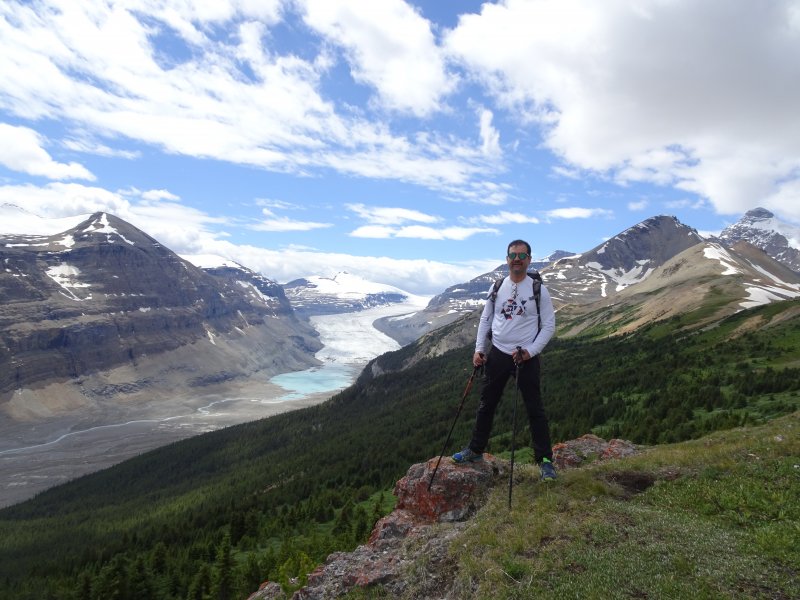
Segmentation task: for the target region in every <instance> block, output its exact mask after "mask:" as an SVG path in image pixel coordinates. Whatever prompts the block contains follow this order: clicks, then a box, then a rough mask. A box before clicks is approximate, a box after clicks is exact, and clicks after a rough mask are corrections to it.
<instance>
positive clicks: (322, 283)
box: [0, 205, 800, 421]
mask: <svg viewBox="0 0 800 600" xmlns="http://www.w3.org/2000/svg"><path fill="white" fill-rule="evenodd" d="M3 210H4V211H6V212H8V211H13V210H16V211H20V210H21V209H18V208H16V207H12V206H8V205H6V206H4V207H3ZM799 231H800V229H798V228H795V227H793V226H791V225H788V224H785V223H782V222H780V221H779V220H778V219H776V218H775V217H774V215H772V213H770V212H768V211H766V210H764V209H761V208H757V209H754V210H752V211H749V212H748V213H747V214H745V215H744V217H743V218H742V219H741V220H740V221H739V222H738V223H736V224H735V225H732V226H730V227H728V228H726V229H725V230H724V231H723V232H722V233H721V234H720V236H719V237H718V238H715V239H710V240H706V239H704V238H703V237H702V236H700V235H699V234H698V232H697V231H696V230H694V229H693V228H691V227H689V226H687V225H684V224H682V223H680V222H679V221H678V220H677V219H676V218H674V217H670V216H663V215H662V216H656V217H651V218H649V219H646V220H644V221H642V222H641V223H638V224H636V225H634V226H632V227H630V228H628V229H626V230H625V231H622V232H620V233H619V234H618V235H616V236H614V237H613V238H611V239H609V240H607V241H605V242H603V243H602V244H600V245H598V246H597V247H595V248H593V249H591V250H589V251H587V252H583V253H580V254H575V253H572V252H567V251H558V252H556V253H554V254H553V255H551V256H550V257H547V258H546V259H544V260H542V261H539V262H537V263H534V266H538V267H540V269H541V273H542V276H543V279H544V281H545V284H546V285H547V287H548V289H549V291H550V294H551V296H552V297H553V300H554V303H555V304H556V307H557V309H558V310H559V321H560V323H561V324H562V326H561V330H560V335H566V334H574V333H578V332H582V331H586V330H587V329H592V328H598V327H600V329H606V330H609V329H614V330H617V331H627V330H631V329H634V328H636V327H638V326H640V325H642V324H644V323H648V322H650V321H653V320H658V319H663V318H668V317H670V316H672V315H674V314H678V313H680V312H682V311H685V310H691V309H692V308H693V307H699V306H701V305H703V304H704V300H703V298H704V297H706V296H708V295H709V294H717V296H718V298H719V300H718V302H717V305H718V306H717V308H716V309H715V315H716V316H719V315H720V314H725V313H730V312H733V311H736V310H740V309H741V308H745V307H748V306H753V305H756V304H759V303H764V302H769V301H773V300H782V299H789V298H794V297H797V295H798V293H800V286H799V285H800V278H799V277H798V274H797V271H796V270H792V267H796V265H797V254H798V252H800V250H798V248H797V247H796V246H800V243H798V240H800V233H798V232H799ZM759 248H760V250H759ZM186 258H188V259H190V260H186V259H184V258H181V257H179V256H177V255H176V254H175V253H173V252H172V251H171V250H169V249H168V248H165V247H164V246H162V245H161V244H160V243H159V242H158V241H157V240H154V239H153V238H151V237H150V236H148V235H147V234H146V233H144V232H142V231H140V230H138V229H137V228H135V227H133V226H132V225H130V224H129V223H126V222H125V221H122V220H121V219H119V218H117V217H115V216H114V215H108V214H104V213H98V214H95V215H90V216H86V218H84V219H83V220H82V221H81V222H80V223H78V224H77V225H74V226H72V227H70V228H68V229H66V230H64V231H60V232H59V233H56V234H49V235H32V234H22V233H15V234H4V235H0V259H2V261H3V264H4V269H3V271H2V272H0V283H1V284H2V287H1V288H0V300H2V308H0V366H2V370H0V403H1V404H0V406H2V410H3V413H4V414H5V415H7V416H10V417H11V418H13V419H15V420H18V421H20V420H27V419H34V420H35V419H37V418H39V417H41V416H43V415H48V416H49V415H53V414H57V413H59V412H60V411H62V410H75V409H78V410H82V409H84V408H87V407H89V406H92V407H97V406H98V405H99V404H100V405H102V404H103V403H104V399H106V400H108V399H111V398H115V397H119V398H125V403H124V404H125V405H126V406H135V405H136V399H137V398H139V397H141V398H144V397H147V398H148V399H150V400H152V399H153V398H164V397H167V396H174V395H175V394H179V393H180V392H181V391H186V390H187V389H196V388H198V387H204V386H209V385H216V384H230V383H231V382H235V381H236V380H243V379H246V378H248V377H249V376H251V375H253V374H254V373H262V374H264V375H271V374H276V373H278V372H285V371H293V370H299V369H303V368H306V367H309V366H312V365H314V364H316V363H315V359H314V358H313V354H314V352H315V351H316V350H318V349H319V348H320V344H319V342H318V340H317V339H316V332H315V331H314V329H313V327H311V325H310V324H309V322H308V318H309V317H311V316H313V315H320V314H337V313H348V312H354V311H358V310H363V309H365V308H369V307H372V306H378V305H382V304H391V303H397V302H402V301H404V300H407V299H408V298H409V297H410V296H411V295H410V294H409V293H408V292H405V291H403V290H401V289H399V288H396V287H394V286H389V285H385V284H376V283H372V282H368V281H365V280H363V279H361V278H359V277H357V276H355V275H352V274H348V273H344V272H343V273H339V274H337V275H335V276H333V277H321V276H315V275H310V276H308V277H306V278H304V279H298V280H295V281H291V282H289V283H286V284H284V285H280V284H278V283H277V282H275V281H273V280H270V279H268V278H267V277H264V276H263V275H260V274H257V273H255V272H253V271H250V270H249V269H247V268H245V267H243V266H241V265H238V264H236V263H233V262H232V261H221V260H219V259H215V258H213V257H211V259H209V257H186ZM192 261H194V263H195V264H193V262H192ZM196 265H201V266H203V267H204V268H200V267H198V266H196ZM505 273H506V267H505V265H498V267H497V268H496V269H494V270H493V271H490V272H488V273H484V274H483V275H480V276H478V277H475V278H473V279H471V280H469V281H467V282H464V283H461V284H457V285H454V286H450V287H448V288H447V289H445V290H444V291H443V292H442V293H441V294H438V295H436V296H434V297H433V298H432V299H431V300H430V302H429V303H428V305H427V307H426V308H425V309H424V310H421V311H418V312H416V313H414V314H408V315H402V316H400V317H397V316H395V317H385V318H383V319H379V320H378V321H376V322H375V326H376V327H377V328H378V329H379V330H381V331H383V332H384V333H386V334H388V335H390V336H391V337H394V338H395V339H396V340H397V341H399V342H400V343H401V345H405V344H409V343H412V342H414V341H416V340H418V339H420V338H421V337H422V336H423V335H424V334H426V333H428V332H431V331H435V330H438V329H440V328H441V327H443V326H444V325H447V324H450V323H454V322H457V321H459V320H466V321H469V316H470V315H472V318H474V312H475V309H476V308H477V307H479V306H480V305H481V304H482V302H483V300H484V298H485V294H486V291H487V290H488V289H489V287H490V286H491V283H492V282H493V281H494V280H495V279H497V278H498V277H501V276H503V275H504V274H505ZM601 325H602V327H601ZM468 328H469V327H468ZM460 335H461V336H462V337H463V335H464V334H463V333H462V334H460ZM459 340H460V337H459ZM459 343H460V342H459ZM444 347H449V344H447V343H446V344H445V345H444ZM52 386H55V387H52ZM51 388H52V392H51V393H48V390H50V389H51Z"/></svg>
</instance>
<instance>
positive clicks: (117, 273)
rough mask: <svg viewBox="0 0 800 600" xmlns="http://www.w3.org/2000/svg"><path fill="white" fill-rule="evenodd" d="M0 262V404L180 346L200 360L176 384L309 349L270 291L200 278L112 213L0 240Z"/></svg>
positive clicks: (296, 359)
mask: <svg viewBox="0 0 800 600" xmlns="http://www.w3.org/2000/svg"><path fill="white" fill-rule="evenodd" d="M0 262H1V263H2V265H3V269H2V270H1V271H0V398H2V396H3V395H6V397H7V395H8V394H10V393H13V392H15V390H20V389H24V388H35V387H37V386H43V385H45V384H47V383H51V382H53V381H63V380H68V379H74V378H79V377H82V376H85V375H88V374H91V373H96V372H98V371H101V370H107V369H112V368H114V367H119V366H121V365H127V366H132V367H134V369H135V367H136V365H137V363H138V362H139V361H143V360H145V359H146V358H152V357H154V356H157V355H164V356H165V355H166V353H169V352H172V351H176V350H178V349H186V348H188V347H191V346H194V349H193V351H192V354H194V355H196V356H198V357H205V359H204V360H202V361H200V360H199V361H198V362H199V363H202V364H201V365H200V367H199V368H198V364H193V365H192V366H191V368H189V369H188V376H186V377H185V378H183V379H185V382H186V384H187V385H204V384H205V383H208V382H211V383H214V382H219V381H224V380H227V379H231V378H236V377H239V376H241V375H243V374H245V373H246V372H252V371H253V370H258V369H261V368H263V369H267V370H271V371H272V372H273V373H277V372H280V371H282V370H290V369H294V368H303V367H304V366H310V365H311V364H312V363H314V360H313V352H314V351H315V350H316V349H318V348H319V347H320V344H319V342H318V340H317V339H316V337H315V332H314V331H313V329H312V328H311V327H310V326H308V325H307V324H306V323H304V322H302V321H300V320H298V319H297V318H296V317H295V316H294V314H293V311H292V308H291V306H290V305H289V303H288V301H287V299H286V297H285V296H284V294H283V292H282V290H281V288H280V286H278V285H277V284H275V283H274V282H270V281H269V280H267V279H266V278H263V277H260V276H258V275H257V274H255V273H253V272H249V271H247V270H246V269H244V268H242V269H241V271H240V272H239V273H234V272H233V271H231V270H223V271H221V272H217V273H207V272H205V271H203V270H202V269H199V268H197V267H195V266H193V265H192V264H190V263H188V262H187V261H185V260H183V259H181V258H180V257H179V256H177V255H176V254H175V253H173V252H172V251H170V250H169V249H167V248H165V247H164V246H162V245H161V244H160V243H159V242H157V241H156V240H154V239H153V238H151V237H150V236H148V235H146V234H145V233H143V232H142V231H140V230H138V229H137V228H135V227H133V226H132V225H130V224H128V223H126V222H125V221H122V220H121V219H118V218H117V217H115V216H113V215H108V214H105V213H96V214H94V215H92V216H91V217H90V218H88V219H87V220H85V221H84V222H82V223H80V224H79V225H78V226H76V227H74V228H73V229H70V230H68V231H64V232H63V233H60V234H58V235H52V236H24V235H4V236H1V237H0ZM239 342H241V343H239ZM237 346H238V347H239V350H237ZM237 353H238V355H237ZM166 362H168V361H165V363H166ZM202 365H204V366H202ZM243 365H246V366H244V367H243ZM165 367H166V365H165ZM173 367H175V368H180V365H173ZM146 379H147V378H143V379H134V380H133V381H125V382H115V383H114V385H116V386H122V387H120V388H118V389H119V390H122V391H124V389H130V386H134V387H137V386H138V387H139V388H141V386H145V387H146V386H147V385H148V381H147V380H146ZM150 383H152V381H150ZM126 386H127V388H126ZM112 388H113V386H112ZM112 388H106V390H105V391H106V392H109V390H111V392H113V391H114V390H113V389H112ZM123 388H124V389H123ZM106 395H108V394H106Z"/></svg>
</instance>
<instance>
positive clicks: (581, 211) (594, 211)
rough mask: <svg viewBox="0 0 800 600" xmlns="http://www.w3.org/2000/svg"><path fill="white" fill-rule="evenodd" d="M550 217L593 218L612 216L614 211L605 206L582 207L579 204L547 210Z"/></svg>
mask: <svg viewBox="0 0 800 600" xmlns="http://www.w3.org/2000/svg"><path fill="white" fill-rule="evenodd" d="M546 214H547V217H548V218H550V219H591V218H593V217H610V216H611V215H612V214H613V213H612V211H610V210H607V209H605V208H581V207H578V206H572V207H566V208H554V209H553V210H548V211H547V213H546Z"/></svg>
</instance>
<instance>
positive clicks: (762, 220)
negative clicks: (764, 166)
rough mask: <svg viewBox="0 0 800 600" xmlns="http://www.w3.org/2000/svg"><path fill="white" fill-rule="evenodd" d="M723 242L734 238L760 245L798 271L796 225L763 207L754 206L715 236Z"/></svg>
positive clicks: (799, 229) (799, 233) (799, 236)
mask: <svg viewBox="0 0 800 600" xmlns="http://www.w3.org/2000/svg"><path fill="white" fill-rule="evenodd" d="M719 238H720V240H722V242H723V243H725V244H727V245H731V244H734V243H736V242H738V241H745V242H749V243H751V244H752V245H753V246H756V247H758V248H761V249H762V250H763V251H764V252H766V253H767V254H769V255H770V256H771V257H772V258H774V259H775V260H777V261H778V262H780V263H783V264H784V265H786V266H787V267H789V268H790V269H792V270H793V271H797V272H800V227H797V226H796V225H790V224H789V223H784V222H783V221H781V220H780V219H778V218H776V217H775V215H774V214H772V213H771V212H770V211H768V210H766V209H764V208H754V209H753V210H749V211H747V212H746V213H745V215H744V216H743V217H742V218H741V219H739V221H738V222H736V223H734V224H733V225H731V226H729V227H726V228H725V229H724V230H723V231H722V233H721V234H720V236H719Z"/></svg>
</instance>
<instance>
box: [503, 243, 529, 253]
mask: <svg viewBox="0 0 800 600" xmlns="http://www.w3.org/2000/svg"><path fill="white" fill-rule="evenodd" d="M521 244H525V247H526V248H527V249H528V256H530V254H531V245H530V244H529V243H528V242H526V241H525V240H514V241H513V242H511V243H510V244H509V245H508V248H506V254H508V253H509V252H510V251H511V246H519V245H521Z"/></svg>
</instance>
